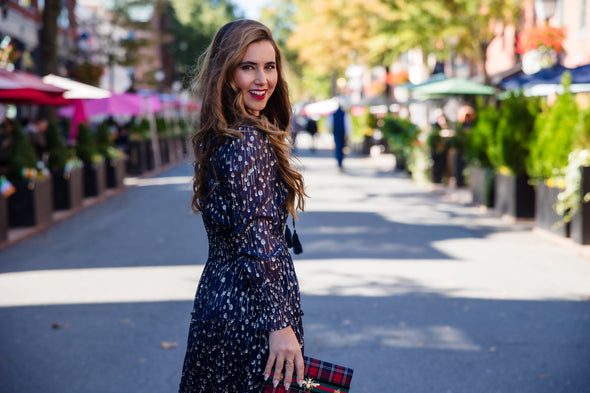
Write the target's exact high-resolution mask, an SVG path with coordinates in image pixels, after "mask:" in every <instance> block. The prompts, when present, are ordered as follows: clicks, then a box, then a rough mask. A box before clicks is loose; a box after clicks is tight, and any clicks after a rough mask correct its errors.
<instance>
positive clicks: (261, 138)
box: [180, 127, 303, 393]
mask: <svg viewBox="0 0 590 393" xmlns="http://www.w3.org/2000/svg"><path fill="white" fill-rule="evenodd" d="M240 130H242V133H243V134H244V139H243V140H241V139H239V138H233V139H229V140H227V141H226V142H225V143H224V144H223V145H222V146H221V147H220V149H219V151H218V153H217V154H216V155H215V156H214V158H213V159H212V166H213V167H214V168H215V171H216V173H217V178H218V179H217V184H216V183H215V178H214V176H213V174H211V175H210V177H209V181H208V185H209V187H210V188H209V189H211V188H213V186H215V188H214V189H213V192H212V193H211V194H210V196H209V197H208V198H207V199H206V201H205V202H204V204H203V205H202V207H203V209H202V217H203V222H204V224H205V229H206V231H207V237H208V240H209V255H208V259H207V263H206V265H205V268H204V270H203V274H202V276H201V279H200V281H199V285H198V288H197V294H196V297H195V303H194V309H193V312H192V318H191V323H190V328H189V335H188V343H187V350H186V356H185V360H184V366H183V371H182V379H181V383H180V392H181V393H188V392H190V393H196V392H202V393H246V392H257V393H259V392H263V391H264V377H263V372H264V367H265V365H266V361H267V358H268V332H270V331H275V330H279V329H282V328H285V327H287V326H291V327H292V328H293V331H294V332H295V335H296V336H297V339H298V340H299V343H300V345H301V347H302V348H303V327H302V324H301V316H302V314H303V313H302V312H301V304H300V297H299V284H298V281H297V276H296V275H295V269H294V266H293V261H292V259H291V255H290V253H289V250H288V247H287V244H286V242H285V239H284V235H283V233H284V228H285V223H286V220H287V217H288V212H287V209H286V206H285V204H284V201H285V199H286V196H287V190H286V188H285V185H284V183H283V182H282V180H281V179H280V178H279V176H278V171H277V162H276V157H275V155H274V152H273V150H272V147H271V145H270V143H269V142H268V140H267V139H266V137H265V135H264V133H262V132H261V131H258V130H256V129H254V128H251V127H241V128H240Z"/></svg>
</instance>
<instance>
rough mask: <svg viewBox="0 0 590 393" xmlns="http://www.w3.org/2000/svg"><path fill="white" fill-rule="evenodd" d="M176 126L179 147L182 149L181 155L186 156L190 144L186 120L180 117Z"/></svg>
mask: <svg viewBox="0 0 590 393" xmlns="http://www.w3.org/2000/svg"><path fill="white" fill-rule="evenodd" d="M178 127H179V128H180V147H181V151H182V157H187V156H188V155H189V150H191V147H192V146H191V144H190V140H189V138H190V135H191V133H190V131H189V127H188V124H186V120H184V119H183V118H182V117H181V118H179V119H178Z"/></svg>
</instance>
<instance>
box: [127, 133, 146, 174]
mask: <svg viewBox="0 0 590 393" xmlns="http://www.w3.org/2000/svg"><path fill="white" fill-rule="evenodd" d="M146 146H147V145H146V143H145V142H143V141H142V142H131V143H129V144H128V145H127V173H128V174H130V175H136V176H137V175H141V174H142V173H144V172H145V171H146V170H147V168H146V166H147V152H146Z"/></svg>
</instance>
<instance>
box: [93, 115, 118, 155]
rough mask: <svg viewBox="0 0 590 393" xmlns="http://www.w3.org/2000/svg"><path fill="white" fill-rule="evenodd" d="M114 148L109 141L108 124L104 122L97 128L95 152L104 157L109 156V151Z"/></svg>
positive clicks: (110, 140)
mask: <svg viewBox="0 0 590 393" xmlns="http://www.w3.org/2000/svg"><path fill="white" fill-rule="evenodd" d="M114 147H115V144H114V143H113V141H112V139H111V131H110V130H109V123H108V122H107V121H106V120H105V121H103V122H102V123H100V125H99V126H98V132H97V134H96V148H97V151H98V152H99V153H100V154H102V155H103V156H104V157H107V156H108V155H109V149H112V148H114Z"/></svg>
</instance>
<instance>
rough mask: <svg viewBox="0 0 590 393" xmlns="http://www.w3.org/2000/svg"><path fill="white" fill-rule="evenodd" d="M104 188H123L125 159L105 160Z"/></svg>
mask: <svg viewBox="0 0 590 393" xmlns="http://www.w3.org/2000/svg"><path fill="white" fill-rule="evenodd" d="M106 171H107V174H106V180H107V182H106V186H107V188H119V187H122V186H123V179H124V178H125V159H124V158H117V159H115V160H111V159H110V158H108V159H107V160H106Z"/></svg>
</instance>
